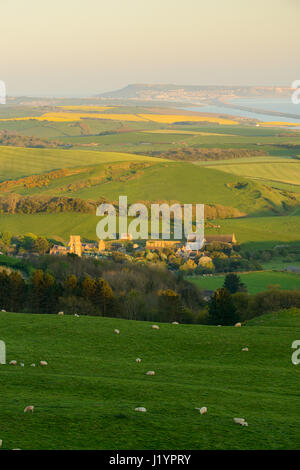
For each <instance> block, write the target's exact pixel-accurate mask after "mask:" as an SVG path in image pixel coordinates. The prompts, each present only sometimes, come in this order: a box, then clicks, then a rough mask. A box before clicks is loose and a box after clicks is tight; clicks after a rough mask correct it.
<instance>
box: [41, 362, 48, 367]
mask: <svg viewBox="0 0 300 470" xmlns="http://www.w3.org/2000/svg"><path fill="white" fill-rule="evenodd" d="M47 365H48V362H47V361H40V366H47Z"/></svg>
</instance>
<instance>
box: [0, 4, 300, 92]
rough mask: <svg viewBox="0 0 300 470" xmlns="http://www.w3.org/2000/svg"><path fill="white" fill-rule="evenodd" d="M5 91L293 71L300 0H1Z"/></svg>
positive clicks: (220, 79)
mask: <svg viewBox="0 0 300 470" xmlns="http://www.w3.org/2000/svg"><path fill="white" fill-rule="evenodd" d="M0 15H1V24H0V40H1V48H0V50H1V54H0V80H3V81H5V83H6V87H7V93H8V95H11V96H13V95H31V96H92V95H95V94H96V93H101V92H104V91H110V90H114V89H118V88H121V87H123V86H126V85H127V84H129V83H174V84H181V85H285V86H290V85H291V83H292V81H294V80H297V79H300V63H299V52H300V51H299V48H300V46H299V44H300V42H299V39H300V0H106V1H103V0H0Z"/></svg>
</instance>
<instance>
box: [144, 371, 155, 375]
mask: <svg viewBox="0 0 300 470" xmlns="http://www.w3.org/2000/svg"><path fill="white" fill-rule="evenodd" d="M146 375H155V372H154V370H149V371H148V372H146Z"/></svg>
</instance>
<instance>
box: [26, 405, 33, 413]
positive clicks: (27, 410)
mask: <svg viewBox="0 0 300 470" xmlns="http://www.w3.org/2000/svg"><path fill="white" fill-rule="evenodd" d="M29 411H30V413H33V412H34V406H32V405H29V406H26V408H25V410H24V413H28V412H29Z"/></svg>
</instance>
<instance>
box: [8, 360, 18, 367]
mask: <svg viewBox="0 0 300 470" xmlns="http://www.w3.org/2000/svg"><path fill="white" fill-rule="evenodd" d="M9 365H10V366H16V365H17V361H10V363H9Z"/></svg>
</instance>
